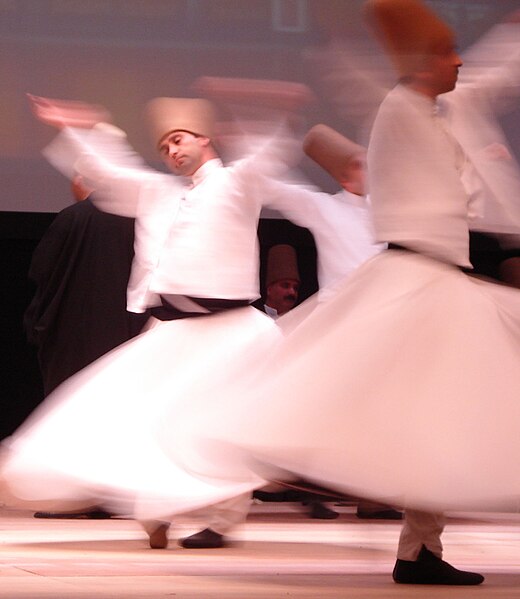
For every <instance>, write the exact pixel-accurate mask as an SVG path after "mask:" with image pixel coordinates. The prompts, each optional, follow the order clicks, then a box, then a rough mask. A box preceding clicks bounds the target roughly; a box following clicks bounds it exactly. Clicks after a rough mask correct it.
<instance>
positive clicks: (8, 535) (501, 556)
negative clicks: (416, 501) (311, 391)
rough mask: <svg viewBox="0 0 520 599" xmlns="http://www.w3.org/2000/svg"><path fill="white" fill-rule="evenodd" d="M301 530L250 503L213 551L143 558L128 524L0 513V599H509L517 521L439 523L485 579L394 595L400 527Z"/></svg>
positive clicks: (351, 523)
mask: <svg viewBox="0 0 520 599" xmlns="http://www.w3.org/2000/svg"><path fill="white" fill-rule="evenodd" d="M336 509H337V510H338V511H340V512H341V515H340V517H339V518H338V519H337V520H311V519H309V518H308V517H307V515H306V513H305V512H304V511H303V509H302V508H301V506H299V505H297V504H270V503H263V504H255V505H253V507H252V510H251V514H250V517H249V518H248V520H247V522H246V523H245V524H244V525H243V526H242V527H240V528H239V529H237V530H236V531H235V532H234V534H233V536H232V540H233V542H232V544H231V545H230V546H229V547H226V548H223V549H213V550H202V549H199V550H187V549H181V548H180V547H178V546H177V543H176V537H178V536H185V535H187V534H191V532H193V531H194V530H196V529H197V528H198V526H197V523H196V522H194V521H191V522H190V521H183V522H182V523H177V525H176V527H175V529H174V530H173V532H172V534H171V541H170V546H169V548H168V549H166V550H157V549H156V550H152V549H149V548H148V544H147V539H146V537H145V535H144V533H143V531H142V530H141V528H140V527H139V525H138V524H137V523H136V522H133V521H131V520H123V519H110V520H43V519H35V518H33V517H32V514H31V513H28V512H12V511H7V510H5V509H0V527H1V533H0V547H1V553H0V597H1V598H2V599H18V598H22V597H23V598H24V599H50V598H52V599H75V598H85V599H86V598H89V599H90V598H100V599H109V598H110V599H125V598H132V599H134V598H135V599H149V598H150V599H151V598H154V599H155V598H158V597H164V598H172V597H173V598H175V599H184V598H186V599H188V598H189V599H206V598H212V599H227V598H230V599H231V598H232V599H259V598H280V599H282V598H283V599H287V598H291V597H304V598H307V599H310V598H312V599H328V598H332V597H334V598H342V599H344V598H351V597H352V598H355V599H358V598H360V599H363V598H366V597H378V598H379V597H393V598H398V597H399V598H401V597H404V598H406V597H420V598H429V597H446V598H448V597H449V598H450V599H451V598H457V599H458V598H472V599H473V598H477V599H479V598H480V599H488V598H493V597H501V598H504V597H508V598H509V597H510V598H516V599H518V598H520V515H518V514H473V515H471V516H470V515H469V514H450V518H449V521H448V526H447V528H446V532H445V534H444V536H443V540H444V545H445V557H446V559H447V560H448V561H450V562H452V563H453V564H454V565H456V566H458V567H461V568H466V569H474V570H476V571H479V572H481V573H483V574H484V575H485V576H486V582H485V583H484V584H483V585H482V586H480V587H467V588H464V587H460V588H456V587H420V586H402V585H396V584H394V583H393V582H392V580H391V576H390V573H391V571H392V567H393V564H394V560H395V549H396V544H397V539H398V535H399V529H400V523H399V522H395V521H394V522H392V521H368V520H359V519H357V518H356V516H355V509H354V507H352V506H348V505H347V506H341V507H337V508H336Z"/></svg>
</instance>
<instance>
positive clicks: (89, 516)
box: [34, 508, 113, 520]
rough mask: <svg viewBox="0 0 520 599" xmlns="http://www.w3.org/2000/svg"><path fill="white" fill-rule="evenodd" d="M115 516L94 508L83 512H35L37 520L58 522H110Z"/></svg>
mask: <svg viewBox="0 0 520 599" xmlns="http://www.w3.org/2000/svg"><path fill="white" fill-rule="evenodd" d="M112 516H113V514H111V513H110V512H106V511H105V510H102V509H98V508H93V509H91V510H85V511H83V512H35V513H34V517H35V518H53V519H56V520H108V519H109V518H111V517H112Z"/></svg>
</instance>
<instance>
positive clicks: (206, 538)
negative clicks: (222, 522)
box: [179, 528, 226, 549]
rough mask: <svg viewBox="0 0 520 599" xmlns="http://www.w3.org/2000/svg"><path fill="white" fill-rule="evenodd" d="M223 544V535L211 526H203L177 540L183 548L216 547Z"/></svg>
mask: <svg viewBox="0 0 520 599" xmlns="http://www.w3.org/2000/svg"><path fill="white" fill-rule="evenodd" d="M225 544H226V543H225V541H224V536H223V535H221V534H219V533H218V532H215V531H214V530H211V528H205V529H204V530H201V531H200V532H197V533H195V534H194V535H191V536H190V537H186V538H185V539H181V540H180V541H179V545H180V546H181V547H184V548H185V549H218V548H219V547H224V546H225Z"/></svg>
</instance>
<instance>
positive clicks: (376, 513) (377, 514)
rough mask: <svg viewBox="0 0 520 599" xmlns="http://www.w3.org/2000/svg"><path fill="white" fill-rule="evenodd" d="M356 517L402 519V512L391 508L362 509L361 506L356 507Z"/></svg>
mask: <svg viewBox="0 0 520 599" xmlns="http://www.w3.org/2000/svg"><path fill="white" fill-rule="evenodd" d="M356 517H357V518H360V519H361V520H402V519H403V514H402V512H398V511H397V510H393V509H392V508H388V509H384V510H364V509H363V508H359V507H358V508H357V510H356Z"/></svg>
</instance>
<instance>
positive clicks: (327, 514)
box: [309, 501, 339, 520]
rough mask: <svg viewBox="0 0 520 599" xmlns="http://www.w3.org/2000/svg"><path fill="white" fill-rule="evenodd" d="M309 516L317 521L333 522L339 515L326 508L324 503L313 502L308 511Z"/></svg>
mask: <svg viewBox="0 0 520 599" xmlns="http://www.w3.org/2000/svg"><path fill="white" fill-rule="evenodd" d="M309 516H310V517H311V518H316V519H317V520H335V519H336V518H337V517H338V516H339V514H338V512H335V511H334V510H331V509H330V508H328V507H327V506H326V505H325V504H324V503H321V501H313V502H312V503H311V509H310V510H309Z"/></svg>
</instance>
